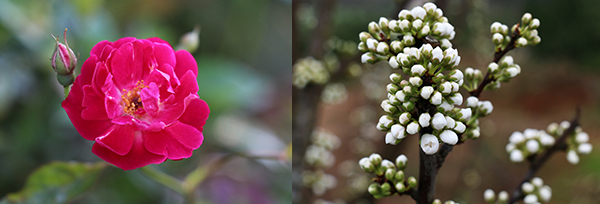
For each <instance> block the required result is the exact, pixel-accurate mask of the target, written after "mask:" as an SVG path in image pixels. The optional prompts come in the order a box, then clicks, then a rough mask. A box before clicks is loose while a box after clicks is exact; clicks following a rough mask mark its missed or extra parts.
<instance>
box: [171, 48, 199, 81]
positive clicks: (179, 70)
mask: <svg viewBox="0 0 600 204" xmlns="http://www.w3.org/2000/svg"><path fill="white" fill-rule="evenodd" d="M175 57H176V58H177V66H175V73H176V74H177V77H179V78H183V75H184V74H185V73H186V72H187V71H188V70H192V72H193V73H194V76H198V64H197V63H196V59H194V57H193V56H192V54H190V52H188V51H185V50H179V51H177V52H175Z"/></svg>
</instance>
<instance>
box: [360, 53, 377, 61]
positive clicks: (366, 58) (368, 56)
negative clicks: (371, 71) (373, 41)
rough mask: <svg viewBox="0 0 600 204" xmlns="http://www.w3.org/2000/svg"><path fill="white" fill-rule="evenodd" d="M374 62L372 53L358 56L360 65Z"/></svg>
mask: <svg viewBox="0 0 600 204" xmlns="http://www.w3.org/2000/svg"><path fill="white" fill-rule="evenodd" d="M375 60H376V58H375V56H374V55H373V53H370V52H367V53H364V54H362V55H361V56H360V61H361V62H362V63H373V62H375Z"/></svg>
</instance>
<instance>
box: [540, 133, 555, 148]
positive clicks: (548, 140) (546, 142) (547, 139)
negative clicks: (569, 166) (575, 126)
mask: <svg viewBox="0 0 600 204" xmlns="http://www.w3.org/2000/svg"><path fill="white" fill-rule="evenodd" d="M554 141H555V139H554V137H552V136H550V135H548V134H547V133H546V132H543V133H542V135H541V136H540V144H542V146H544V147H549V146H552V145H554Z"/></svg>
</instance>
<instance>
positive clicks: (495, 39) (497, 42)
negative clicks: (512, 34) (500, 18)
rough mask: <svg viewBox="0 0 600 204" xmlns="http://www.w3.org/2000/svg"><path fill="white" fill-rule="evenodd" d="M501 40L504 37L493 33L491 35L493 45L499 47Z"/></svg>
mask: <svg viewBox="0 0 600 204" xmlns="http://www.w3.org/2000/svg"><path fill="white" fill-rule="evenodd" d="M503 39H504V36H503V35H502V34H500V33H494V35H492V42H494V44H495V45H501V44H502V40H503Z"/></svg>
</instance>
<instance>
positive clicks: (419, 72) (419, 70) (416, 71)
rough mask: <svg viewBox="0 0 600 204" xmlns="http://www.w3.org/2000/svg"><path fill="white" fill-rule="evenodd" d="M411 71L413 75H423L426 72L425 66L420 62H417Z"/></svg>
mask: <svg viewBox="0 0 600 204" xmlns="http://www.w3.org/2000/svg"><path fill="white" fill-rule="evenodd" d="M410 71H411V72H412V74H413V75H417V76H421V75H423V72H425V67H423V65H420V64H415V65H413V66H412V68H410Z"/></svg>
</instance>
